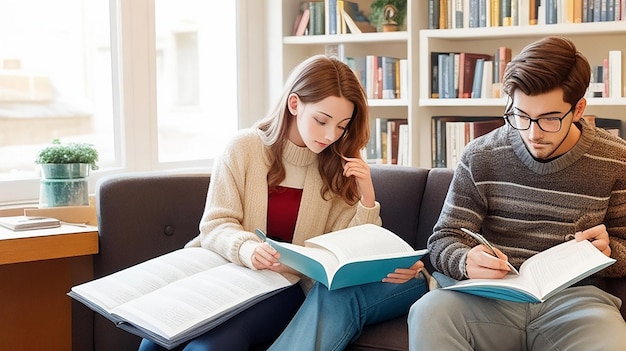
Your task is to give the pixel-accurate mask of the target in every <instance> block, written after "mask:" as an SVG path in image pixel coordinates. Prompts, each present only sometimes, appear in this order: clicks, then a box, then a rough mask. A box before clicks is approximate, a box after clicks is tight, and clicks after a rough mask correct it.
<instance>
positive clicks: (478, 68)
mask: <svg viewBox="0 0 626 351" xmlns="http://www.w3.org/2000/svg"><path fill="white" fill-rule="evenodd" d="M484 71H485V59H483V58H479V59H478V60H476V64H475V67H474V77H473V79H472V90H471V93H470V97H471V98H472V99H480V98H481V97H482V96H483V92H482V91H483V75H484Z"/></svg>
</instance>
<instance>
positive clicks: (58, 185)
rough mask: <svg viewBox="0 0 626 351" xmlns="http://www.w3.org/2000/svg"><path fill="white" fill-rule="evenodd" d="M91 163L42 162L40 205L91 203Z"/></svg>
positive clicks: (84, 204) (54, 205) (82, 204)
mask: <svg viewBox="0 0 626 351" xmlns="http://www.w3.org/2000/svg"><path fill="white" fill-rule="evenodd" d="M89 168H90V166H89V164H87V163H67V164H61V163H48V164H41V169H42V173H43V177H42V179H41V181H40V182H39V183H40V186H39V188H40V189H39V207H60V206H86V205H89V184H88V182H87V176H88V175H89Z"/></svg>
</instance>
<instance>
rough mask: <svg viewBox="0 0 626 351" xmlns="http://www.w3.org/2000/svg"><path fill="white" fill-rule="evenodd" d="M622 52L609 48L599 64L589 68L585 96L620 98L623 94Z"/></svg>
mask: <svg viewBox="0 0 626 351" xmlns="http://www.w3.org/2000/svg"><path fill="white" fill-rule="evenodd" d="M622 82H623V79H622V52H621V51H620V50H609V52H608V56H607V57H606V58H604V60H603V61H602V64H601V65H595V66H593V67H592V70H591V82H590V83H589V89H588V90H587V95H586V97H587V98H588V99H589V98H607V97H610V98H620V97H623V96H624V86H623V85H622Z"/></svg>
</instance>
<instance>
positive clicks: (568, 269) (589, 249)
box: [523, 240, 610, 297]
mask: <svg viewBox="0 0 626 351" xmlns="http://www.w3.org/2000/svg"><path fill="white" fill-rule="evenodd" d="M607 260H610V258H608V257H606V256H605V255H604V254H602V253H601V252H600V251H599V250H598V249H597V248H596V247H595V246H593V244H592V243H591V242H589V241H587V240H581V241H575V240H570V241H567V242H565V243H563V244H560V245H556V246H553V247H551V248H549V249H547V250H545V251H543V252H540V253H538V254H536V255H534V256H533V257H531V258H529V259H528V260H527V261H526V262H525V264H524V265H523V266H525V267H523V269H526V270H528V274H530V275H532V277H533V279H534V280H535V284H536V285H537V286H538V288H539V292H540V293H541V296H542V297H543V296H545V295H546V294H548V293H550V292H551V291H553V290H555V289H557V288H559V287H561V286H562V285H564V284H567V285H569V283H570V282H572V281H573V280H574V279H575V278H577V277H579V276H580V275H581V274H584V273H585V272H587V271H589V270H590V269H593V268H594V267H596V266H598V265H601V264H602V263H605V262H607Z"/></svg>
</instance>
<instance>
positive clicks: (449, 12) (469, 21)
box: [427, 0, 626, 29]
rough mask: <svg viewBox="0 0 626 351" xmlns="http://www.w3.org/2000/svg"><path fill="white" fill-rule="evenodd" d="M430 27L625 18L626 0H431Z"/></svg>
mask: <svg viewBox="0 0 626 351" xmlns="http://www.w3.org/2000/svg"><path fill="white" fill-rule="evenodd" d="M427 6H428V27H429V28H430V29H450V28H477V27H499V26H525V25H537V24H560V23H585V22H605V21H624V20H626V0H428V5H427Z"/></svg>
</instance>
